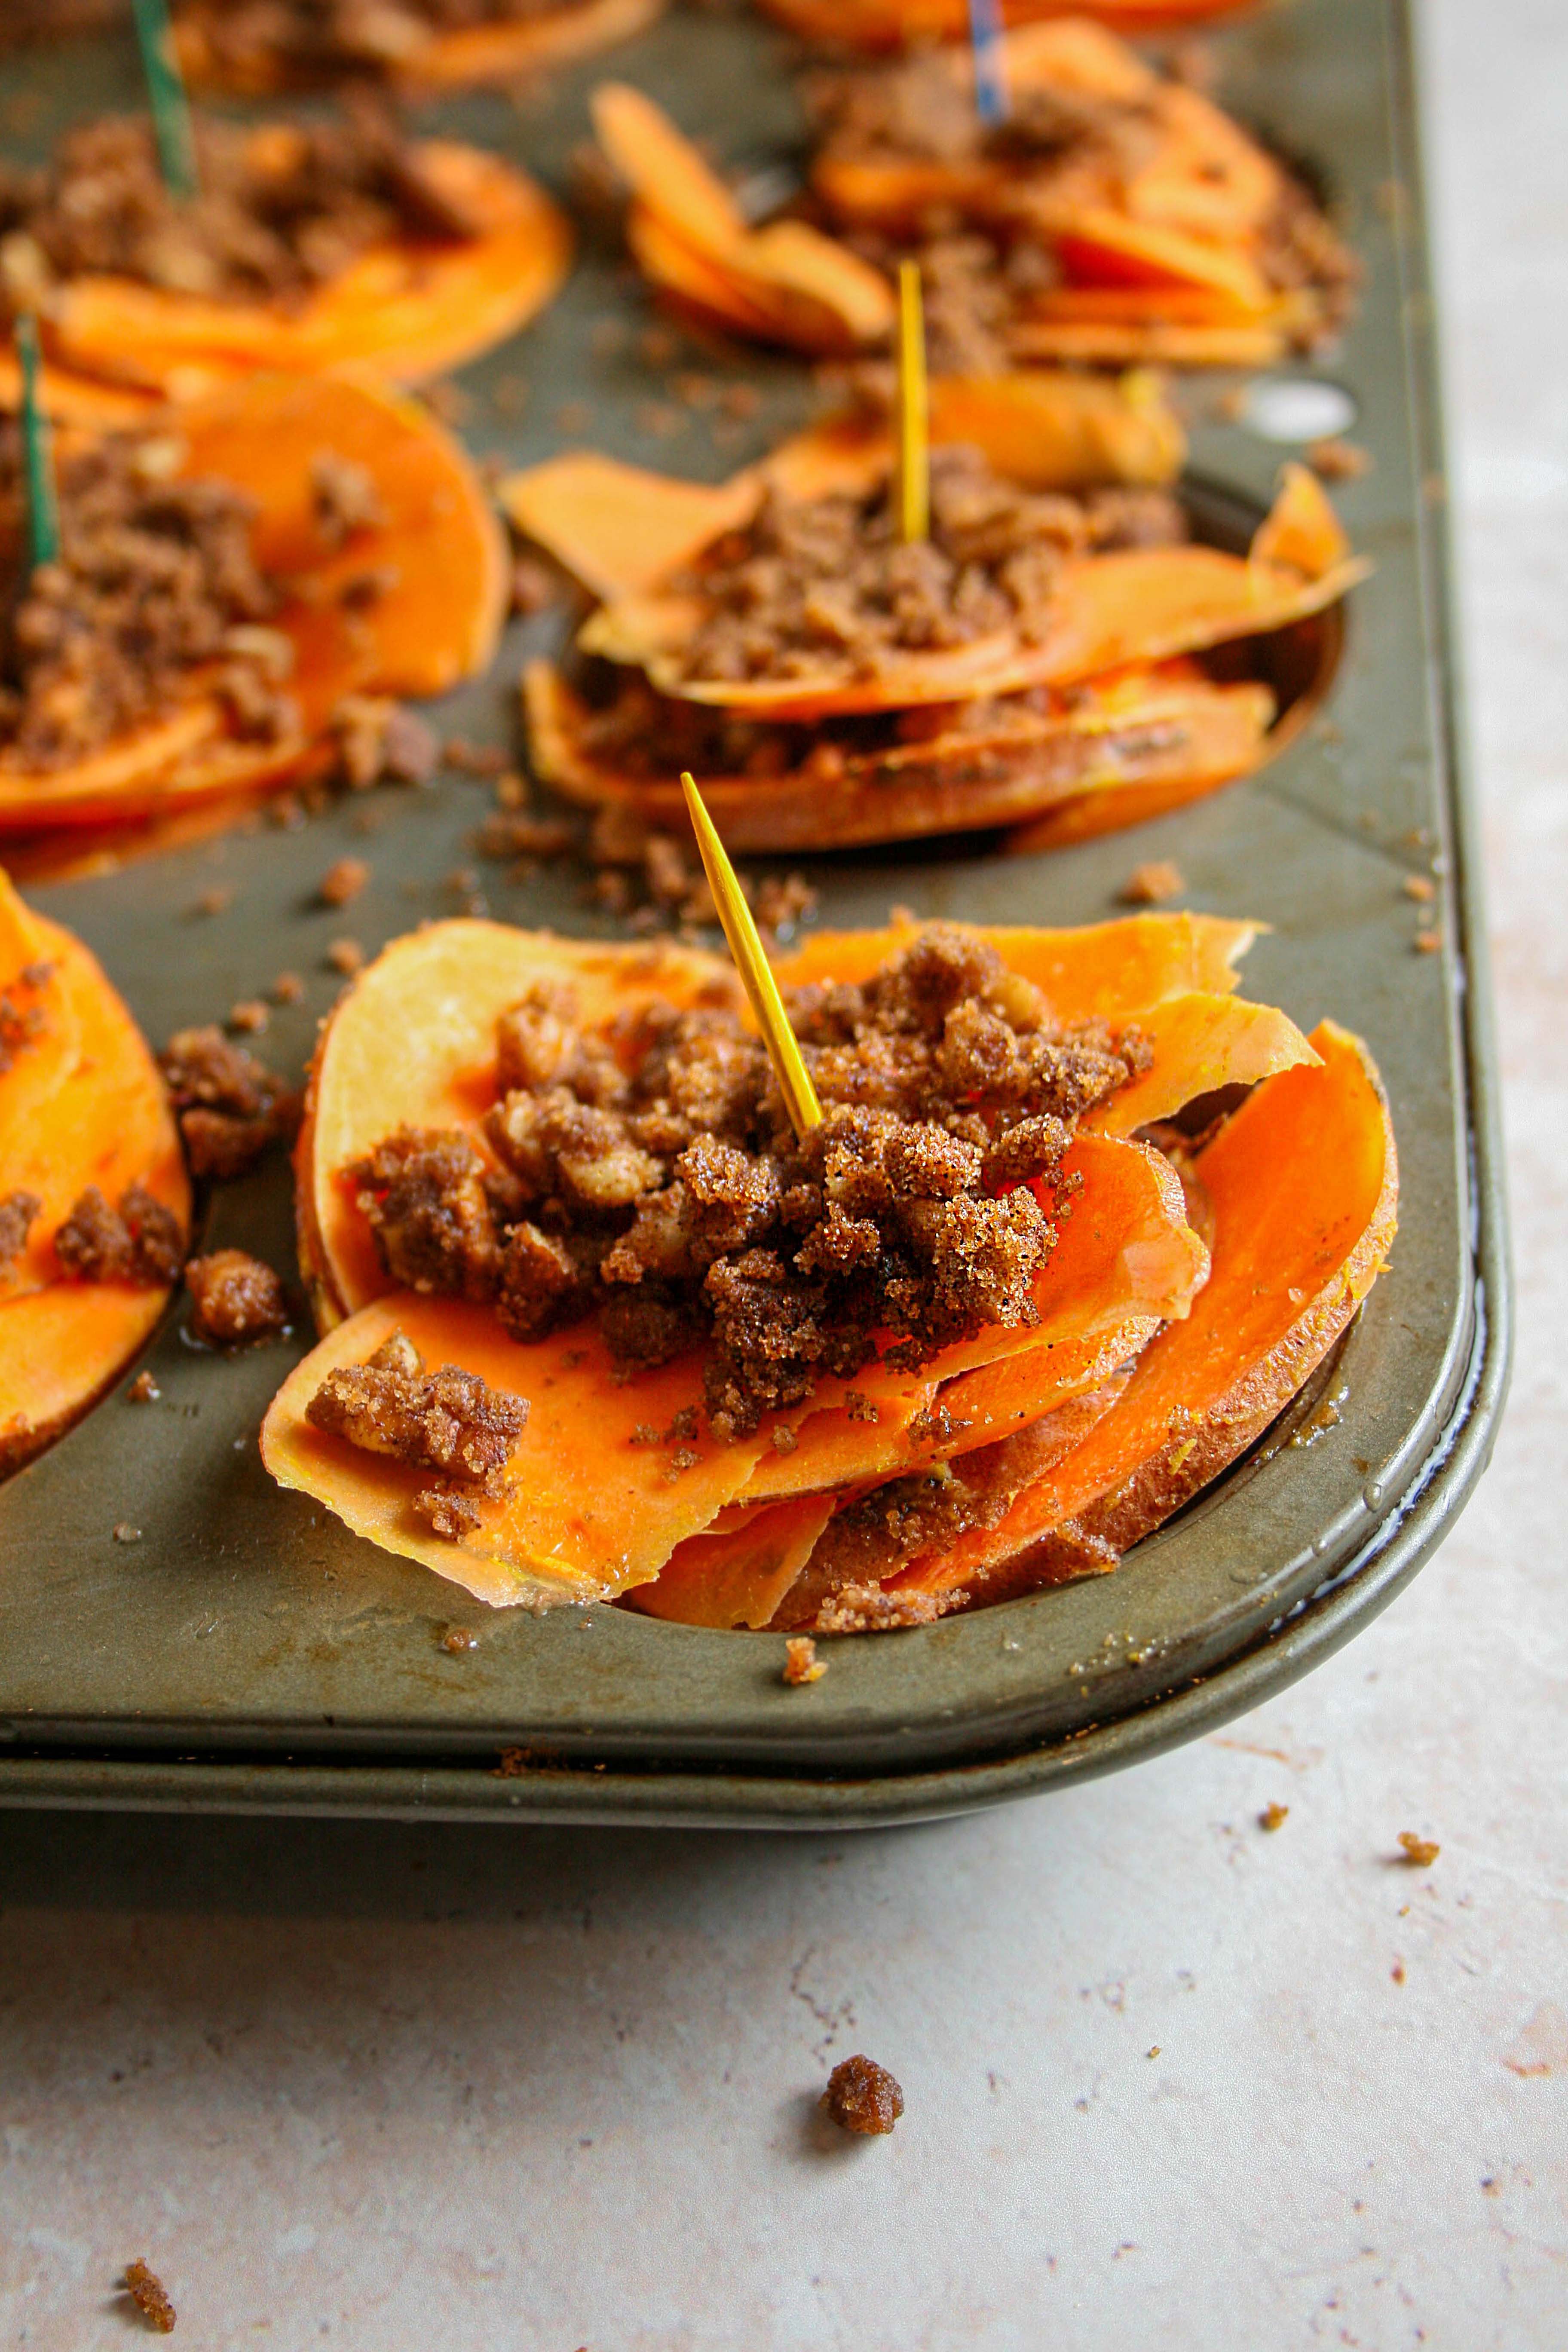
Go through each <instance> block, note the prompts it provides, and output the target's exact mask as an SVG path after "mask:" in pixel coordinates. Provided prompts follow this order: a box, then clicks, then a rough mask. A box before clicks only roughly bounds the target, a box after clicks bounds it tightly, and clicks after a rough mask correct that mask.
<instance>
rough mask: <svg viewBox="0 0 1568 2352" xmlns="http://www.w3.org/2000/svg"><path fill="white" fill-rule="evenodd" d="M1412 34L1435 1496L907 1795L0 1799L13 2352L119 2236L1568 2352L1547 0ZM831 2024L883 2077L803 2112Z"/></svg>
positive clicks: (837, 2042) (186, 2291)
mask: <svg viewBox="0 0 1568 2352" xmlns="http://www.w3.org/2000/svg"><path fill="white" fill-rule="evenodd" d="M1424 16H1425V23H1426V32H1427V35H1428V41H1427V56H1428V67H1429V73H1428V81H1429V90H1428V96H1429V99H1430V100H1431V105H1430V113H1431V116H1432V127H1433V133H1434V137H1433V153H1432V158H1431V162H1432V164H1433V173H1432V176H1433V178H1434V180H1435V181H1436V183H1437V185H1438V190H1439V194H1438V199H1437V205H1436V211H1437V226H1438V229H1439V234H1440V243H1441V247H1442V259H1443V263H1444V277H1445V281H1446V299H1447V330H1448V359H1449V393H1450V415H1451V424H1452V427H1453V431H1454V438H1455V440H1456V442H1457V445H1458V449H1457V455H1458V465H1457V469H1456V470H1457V481H1456V495H1457V506H1458V518H1457V520H1458V531H1459V545H1460V551H1461V556H1462V562H1461V578H1462V583H1463V603H1464V610H1465V617H1466V620H1467V622H1468V637H1469V651H1468V662H1469V672H1470V680H1471V687H1472V699H1473V709H1474V731H1475V738H1476V748H1477V751H1478V754H1479V772H1480V779H1481V783H1482V787H1483V790H1484V793H1485V800H1486V808H1487V837H1488V846H1489V853H1490V868H1491V896H1492V925H1493V938H1494V946H1495V953H1496V959H1497V971H1498V979H1499V983H1500V999H1501V1019H1502V1064H1503V1071H1504V1076H1505V1079H1506V1083H1507V1114H1508V1125H1509V1139H1510V1154H1511V1167H1512V1182H1513V1202H1514V1219H1515V1227H1514V1231H1515V1249H1516V1254H1517V1260H1518V1265H1519V1267H1520V1269H1521V1284H1520V1317H1519V1325H1520V1336H1519V1353H1518V1366H1517V1371H1516V1375H1515V1381H1514V1392H1513V1401H1512V1404H1511V1407H1510V1412H1509V1417H1508V1421H1507V1424H1506V1426H1505V1429H1504V1432H1503V1434H1502V1438H1501V1441H1500V1445H1499V1448H1498V1454H1497V1458H1496V1461H1495V1464H1494V1465H1493V1468H1492V1470H1491V1472H1490V1474H1489V1476H1488V1478H1487V1479H1486V1481H1485V1483H1484V1484H1483V1486H1482V1487H1481V1489H1480V1493H1479V1496H1478V1498H1477V1500H1476V1501H1475V1502H1474V1503H1473V1504H1472V1506H1471V1507H1470V1510H1469V1512H1468V1515H1467V1517H1465V1519H1464V1521H1463V1522H1462V1524H1461V1526H1460V1527H1459V1528H1458V1533H1457V1534H1456V1535H1455V1536H1454V1537H1453V1538H1451V1539H1450V1541H1449V1542H1448V1544H1447V1547H1446V1549H1444V1550H1443V1551H1442V1553H1441V1554H1440V1555H1439V1557H1438V1558H1437V1559H1436V1561H1435V1562H1434V1563H1433V1564H1432V1565H1431V1566H1430V1567H1429V1568H1428V1569H1427V1570H1426V1571H1425V1573H1424V1574H1423V1575H1422V1576H1421V1578H1420V1579H1419V1580H1418V1581H1417V1582H1416V1583H1415V1586H1414V1587H1413V1588H1412V1590H1411V1591H1409V1592H1408V1593H1407V1594H1406V1595H1405V1597H1404V1598H1403V1599H1402V1600H1401V1601H1399V1602H1397V1603H1396V1605H1395V1606H1394V1608H1393V1609H1392V1610H1391V1611H1390V1612H1388V1613H1387V1615H1386V1616H1384V1618H1382V1619H1381V1620H1380V1621H1379V1622H1377V1623H1376V1624H1375V1625H1374V1626H1373V1628H1372V1629H1371V1631H1370V1632H1368V1633H1366V1634H1364V1635H1363V1637H1362V1638H1361V1639H1360V1640H1359V1641H1357V1642H1356V1643H1353V1644H1352V1647H1351V1648H1349V1649H1348V1650H1347V1651H1345V1652H1343V1653H1342V1654H1341V1655H1340V1656H1339V1657H1337V1658H1336V1659H1335V1660H1333V1661H1332V1662H1331V1664H1329V1665H1328V1666H1326V1667H1324V1668H1323V1669H1322V1670H1321V1672H1319V1673H1318V1674H1317V1675H1314V1676H1313V1677H1312V1678H1311V1679H1310V1681H1309V1682H1307V1683H1306V1684H1304V1685H1300V1686H1298V1687H1297V1688H1296V1689H1294V1690H1293V1691H1291V1692H1289V1693H1288V1694H1287V1695H1286V1696H1284V1697H1283V1698H1281V1699H1279V1700H1278V1701H1276V1702H1275V1703H1273V1704H1272V1705H1270V1706H1267V1707H1265V1708H1264V1709H1262V1710H1261V1711H1260V1712H1259V1713H1258V1714H1257V1715H1255V1716H1253V1717H1249V1718H1247V1720H1246V1721H1244V1722H1242V1723H1240V1724H1238V1725H1236V1726H1234V1727H1232V1728H1231V1729H1229V1730H1227V1731H1226V1732H1225V1733H1224V1734H1222V1735H1220V1736H1217V1737H1215V1738H1209V1739H1207V1740H1205V1741H1203V1742H1201V1743H1200V1744H1198V1745H1196V1746H1194V1747H1192V1748H1187V1749H1185V1750H1184V1751H1183V1752H1181V1753H1180V1754H1177V1755H1174V1756H1172V1757H1168V1758H1166V1759H1164V1760H1163V1761H1162V1762H1159V1763H1156V1764H1153V1765H1151V1766H1148V1767H1145V1768H1144V1769H1142V1770H1141V1771H1139V1772H1137V1773H1134V1774H1131V1775H1123V1776H1121V1777H1120V1778H1118V1779H1115V1780H1110V1781H1103V1782H1100V1783H1098V1784H1096V1785H1093V1786H1089V1787H1086V1788H1080V1789H1075V1790H1071V1791H1069V1792H1068V1793H1067V1794H1065V1795H1061V1796H1056V1797H1052V1798H1048V1799H1046V1800H1043V1801H1037V1802H1035V1803H1032V1804H1027V1805H1021V1806H1016V1807H1014V1808H1011V1809H1010V1810H1008V1811H1004V1812H1001V1813H998V1814H994V1815H992V1816H989V1817H985V1818H982V1819H977V1820H972V1821H966V1822H954V1823H951V1824H948V1825H946V1826H943V1827H940V1828H935V1829H926V1830H920V1831H908V1832H895V1833H889V1834H885V1835H876V1836H867V1837H861V1838H843V1839H818V1838H800V1839H770V1840H760V1841H755V1842H748V1841H745V1840H742V1839H738V1838H733V1837H729V1836H709V1835H701V1834H692V1835H657V1836H636V1835H631V1834H626V1833H618V1832H614V1833H612V1832H599V1833H594V1832H575V1833H573V1832H553V1831H552V1832H544V1831H522V1830H517V1829H463V1830H452V1829H444V1828H442V1829H437V1828H431V1829H418V1830H416V1829H409V1830H402V1829H385V1828H371V1827H365V1826H360V1825H353V1824H345V1825H342V1826H341V1827H340V1826H333V1825H331V1824H321V1823H318V1824H314V1825H301V1826H297V1827H296V1826H290V1825H288V1824H276V1825H268V1824H265V1823H258V1822H237V1823H222V1822H212V1823H201V1822H195V1823H180V1822H157V1821H150V1822H142V1821H132V1820H105V1819H97V1820H93V1819H71V1818H62V1817H54V1818H51V1817H48V1816H33V1817H26V1816H14V1817H9V1818H7V1817H4V1816H0V2344H3V2345H5V2346H7V2347H9V2346H22V2345H26V2346H28V2347H37V2352H90V2347H100V2346H101V2347H109V2346H113V2345H117V2344H122V2343H126V2342H129V2341H131V2340H132V2336H131V2335H130V2333H129V2324H128V2322H127V2319H126V2317H125V2315H124V2314H123V2311H122V2310H121V2309H117V2308H116V2306H115V2305H114V2304H113V2301H112V2295H111V2290H112V2285H113V2282H114V2279H115V2277H116V2274H117V2272H118V2270H119V2268H120V2266H121V2264H122V2263H124V2261H125V2260H126V2259H127V2258H128V2257H130V2256H132V2255H133V2254H137V2253H145V2254H146V2255H148V2256H149V2257H150V2259H151V2260H152V2262H153V2265H154V2267H155V2268H156V2269H158V2270H159V2271H160V2272H161V2273H163V2276H164V2278H165V2279H166V2281H167V2283H168V2284H169V2285H170V2287H171V2289H172V2290H173V2292H174V2296H175V2299H176V2302H177V2303H178V2305H179V2307H180V2312H181V2320H180V2329H179V2336H178V2339H177V2340H178V2341H180V2342H181V2343H184V2344H188V2345H190V2346H192V2347H197V2346H200V2347H239V2346H249V2345H264V2344H269V2345H273V2346H277V2347H305V2346H311V2345H316V2344H321V2343H328V2342H330V2343H332V2344H336V2345H339V2346H342V2347H352V2352H414V2347H420V2352H425V2347H435V2346H439V2347H442V2352H513V2347H515V2352H573V2347H577V2346H582V2345H586V2346H588V2347H591V2352H688V2347H689V2352H749V2347H769V2352H772V2347H853V2352H917V2348H918V2347H932V2352H948V2347H961V2346H962V2347H965V2352H969V2347H984V2352H1004V2347H1018V2352H1032V2347H1043V2346H1046V2345H1058V2346H1064V2347H1075V2352H1089V2347H1093V2348H1094V2352H1099V2348H1100V2347H1104V2352H1121V2347H1126V2346H1132V2345H1157V2346H1161V2347H1166V2346H1169V2347H1203V2352H1274V2347H1297V2346H1305V2345H1310V2344H1316V2343H1320V2342H1321V2343H1323V2344H1329V2345H1339V2344H1345V2345H1352V2346H1360V2347H1375V2352H1394V2347H1404V2346H1406V2345H1412V2346H1414V2345H1420V2344H1425V2345H1429V2346H1435V2347H1452V2352H1489V2347H1506V2352H1513V2347H1536V2346H1539V2347H1552V2346H1560V2345H1562V2344H1563V2343H1564V2342H1568V2317H1565V2316H1564V2314H1565V2312H1568V1932H1565V1930H1568V1853H1565V1841H1564V1832H1563V1790H1564V1778H1565V1767H1568V1704H1565V1702H1568V1636H1565V1633H1564V1614H1563V1601H1562V1592H1563V1567H1564V1549H1565V1546H1564V1537H1563V1520H1564V1508H1563V1505H1564V1469H1565V1464H1568V1383H1565V1382H1564V1379H1563V1373H1562V1370H1561V1367H1560V1365H1559V1363H1558V1361H1557V1360H1556V1359H1555V1358H1554V1357H1553V1355H1552V1348H1553V1346H1554V1345H1555V1344H1557V1342H1558V1341H1559V1340H1560V1338H1561V1334H1562V1330H1563V1326H1564V1323H1565V1322H1568V1252H1565V1250H1564V1244H1563V1234H1564V1231H1565V1230H1568V1175H1565V1173H1564V1169H1565V1165H1568V924H1565V923H1564V919H1563V905H1564V894H1565V891H1568V774H1565V772H1564V763H1565V760H1568V753H1565V752H1564V749H1563V747H1564V745H1565V744H1568V556H1565V553H1564V551H1565V550H1568V232H1565V230H1564V226H1563V225H1564V223H1565V222H1568V11H1565V10H1564V9H1563V5H1562V0H1493V5H1491V6H1489V7H1487V8H1484V9H1483V8H1482V7H1481V6H1480V5H1479V0H1426V7H1425V11H1424ZM1270 1802H1279V1803H1283V1804H1287V1805H1288V1806H1289V1819H1288V1820H1287V1822H1285V1824H1284V1825H1283V1827H1282V1828H1281V1829H1280V1830H1279V1832H1278V1833H1277V1834H1275V1835H1272V1836H1269V1835H1266V1834H1265V1833H1264V1832H1261V1831H1260V1830H1259V1828H1258V1825H1257V1817H1258V1811H1259V1810H1260V1809H1261V1808H1262V1807H1263V1806H1265V1805H1267V1804H1268V1803H1270ZM1405 1829H1410V1830H1415V1831H1417V1832H1421V1833H1422V1834H1423V1835H1427V1836H1431V1837H1434V1838H1436V1839H1437V1840H1438V1841H1440V1843H1441V1845H1442V1853H1441V1857H1440V1859H1439V1861H1438V1862H1437V1864H1436V1866H1435V1867H1434V1868H1433V1869H1431V1870H1430V1871H1411V1870H1409V1869H1406V1868H1405V1867H1402V1866H1400V1865H1399V1864H1397V1863H1396V1862H1395V1861H1394V1860H1393V1859H1392V1858H1391V1857H1393V1856H1394V1854H1395V1853H1396V1851H1397V1849H1396V1846H1395V1838H1396V1835H1397V1832H1400V1831H1401V1830H1405ZM855 2049H865V2050H868V2051H869V2052H870V2053H873V2054H874V2055H876V2056H878V2057H879V2058H881V2059H882V2060H883V2061H884V2062H885V2063H888V2064H889V2065H890V2066H891V2067H892V2068H893V2069H894V2071H895V2072H896V2073H897V2074H899V2075H900V2078H901V2080H902V2083H903V2085H904V2089H905V2093H906V2096H907V2100H908V2112H907V2114H906V2116H905V2119H904V2121H903V2123H902V2124H901V2125H900V2127H899V2130H898V2132H897V2133H896V2135H895V2136H894V2137H893V2138H892V2139H891V2140H889V2141H882V2142H872V2143H868V2144H865V2145H841V2146H837V2147H831V2146H827V2145H826V2144H825V2143H824V2141H823V2139H822V2137H821V2136H820V2132H819V2128H818V2126H816V2123H815V2120H814V2111H813V2107H812V2104H811V2103H812V2100H813V2097H814V2095H815V2094H816V2090H817V2089H818V2088H819V2086H820V2084H821V2082H822V2079H823V2076H824V2074H825V2073H826V2067H827V2066H828V2064H830V2063H832V2062H833V2060H834V2059H835V2058H836V2057H838V2056H842V2055H844V2054H845V2053H847V2052H849V2051H851V2050H855Z"/></svg>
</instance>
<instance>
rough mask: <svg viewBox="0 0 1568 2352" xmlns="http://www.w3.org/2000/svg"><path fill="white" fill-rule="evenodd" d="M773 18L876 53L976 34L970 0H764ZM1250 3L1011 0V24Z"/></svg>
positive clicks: (1122, 25)
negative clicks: (846, 0)
mask: <svg viewBox="0 0 1568 2352" xmlns="http://www.w3.org/2000/svg"><path fill="white" fill-rule="evenodd" d="M1247 5H1249V0H1007V6H1006V8H1005V11H1004V15H1005V19H1006V22H1007V23H1008V24H1009V25H1028V24H1034V23H1036V22H1037V21H1039V20H1041V19H1052V18H1057V17H1068V18H1075V17H1076V18H1080V19H1082V18H1088V19H1092V20H1096V21H1098V22H1099V23H1100V24H1101V25H1105V26H1110V27H1111V28H1112V29H1114V30H1115V31H1116V32H1119V33H1129V34H1138V33H1165V32H1174V31H1179V30H1181V29H1182V28H1183V27H1184V26H1191V25H1201V24H1205V23H1207V22H1209V21H1210V20H1211V19H1212V18H1214V17H1216V16H1234V15H1235V14H1236V13H1237V10H1238V9H1240V8H1243V7H1246V6H1247ZM763 6H764V8H765V9H766V11H767V13H768V15H769V16H776V17H777V18H778V20H779V22H780V23H781V24H783V25H787V26H789V27H790V29H791V31H792V32H795V33H798V34H800V35H801V36H802V37H803V38H804V39H805V40H808V41H822V42H825V43H826V44H828V45H829V46H831V47H835V48H844V47H849V48H858V49H867V50H871V51H881V50H888V49H901V48H912V47H917V46H919V45H920V44H921V43H924V42H929V41H963V40H967V39H968V37H969V14H968V9H967V6H966V5H965V0H849V4H848V5H847V6H844V5H840V0H763Z"/></svg>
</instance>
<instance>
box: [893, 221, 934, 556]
mask: <svg viewBox="0 0 1568 2352" xmlns="http://www.w3.org/2000/svg"><path fill="white" fill-rule="evenodd" d="M927 424H928V417H927V403H926V330H925V313H924V308H923V305H922V303H921V266H920V263H919V262H918V261H900V264H899V470H898V491H899V537H900V539H901V540H902V541H903V542H904V544H905V546H906V547H907V546H910V544H911V543H912V542H913V541H915V540H918V539H925V538H927V537H929V535H930V531H931V459H930V456H929V453H928V450H927V446H926V436H927Z"/></svg>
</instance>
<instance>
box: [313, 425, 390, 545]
mask: <svg viewBox="0 0 1568 2352" xmlns="http://www.w3.org/2000/svg"><path fill="white" fill-rule="evenodd" d="M310 505H311V509H312V511H313V513H314V515H315V519H316V530H317V531H318V532H319V534H320V536H321V539H322V540H324V541H325V542H326V544H327V546H328V547H330V548H331V549H332V550H333V551H336V550H338V549H339V548H342V547H346V546H347V544H348V542H349V541H350V540H351V539H352V538H353V535H354V533H355V532H356V531H361V530H381V529H382V528H384V525H385V522H386V519H387V517H386V509H385V508H384V506H383V504H382V501H381V493H380V491H379V490H378V489H377V488H376V486H375V478H374V475H373V474H372V473H371V472H370V471H369V470H368V468H367V467H363V466H362V465H361V464H360V463H359V461H358V460H357V458H353V457H343V456H342V453H341V451H339V450H336V449H318V450H317V451H316V453H315V455H314V457H312V458H311V460H310Z"/></svg>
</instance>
